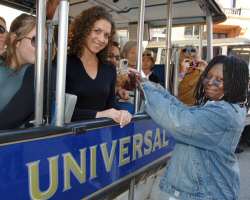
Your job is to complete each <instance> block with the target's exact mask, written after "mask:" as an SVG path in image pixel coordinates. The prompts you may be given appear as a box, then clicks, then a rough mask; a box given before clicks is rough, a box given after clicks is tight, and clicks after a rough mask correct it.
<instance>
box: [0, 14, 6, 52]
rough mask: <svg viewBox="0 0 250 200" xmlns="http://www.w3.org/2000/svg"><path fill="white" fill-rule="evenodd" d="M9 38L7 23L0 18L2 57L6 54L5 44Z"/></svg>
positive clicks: (0, 48) (0, 50) (0, 49)
mask: <svg viewBox="0 0 250 200" xmlns="http://www.w3.org/2000/svg"><path fill="white" fill-rule="evenodd" d="M6 37H7V28H6V21H5V19H4V18H3V17H1V16H0V56H1V55H3V53H4V52H5V42H6Z"/></svg>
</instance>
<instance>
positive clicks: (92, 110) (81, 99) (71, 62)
mask: <svg viewBox="0 0 250 200" xmlns="http://www.w3.org/2000/svg"><path fill="white" fill-rule="evenodd" d="M115 82H116V69H115V67H114V66H112V65H111V64H99V66H98V71H97V75H96V78H95V79H92V78H91V77H90V76H89V75H88V74H87V72H86V71H85V68H84V66H83V64H82V62H81V60H80V59H79V58H78V57H77V56H74V55H71V56H68V59H67V76H66V92H67V93H70V94H74V95H76V96H77V102H76V107H75V110H74V114H73V117H72V121H77V120H83V119H93V118H95V116H96V113H97V112H98V111H103V110H105V109H108V108H114V107H115Z"/></svg>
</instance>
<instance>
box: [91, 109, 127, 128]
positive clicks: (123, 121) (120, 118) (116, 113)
mask: <svg viewBox="0 0 250 200" xmlns="http://www.w3.org/2000/svg"><path fill="white" fill-rule="evenodd" d="M100 117H108V118H111V119H113V120H114V121H115V122H116V123H119V124H120V127H121V128H122V127H124V126H126V125H127V124H129V123H130V121H131V119H132V115H131V114H130V113H129V112H128V111H126V110H116V109H114V108H110V109H107V110H104V111H100V112H97V114H96V118H100Z"/></svg>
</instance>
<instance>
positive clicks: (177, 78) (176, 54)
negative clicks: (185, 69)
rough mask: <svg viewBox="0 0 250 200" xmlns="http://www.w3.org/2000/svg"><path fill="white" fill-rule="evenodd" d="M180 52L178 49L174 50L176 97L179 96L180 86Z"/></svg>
mask: <svg viewBox="0 0 250 200" xmlns="http://www.w3.org/2000/svg"><path fill="white" fill-rule="evenodd" d="M179 55H180V52H179V51H178V48H175V49H174V61H175V62H174V95H175V96H178V86H179V76H178V75H179V65H180V63H179V59H180V56H179Z"/></svg>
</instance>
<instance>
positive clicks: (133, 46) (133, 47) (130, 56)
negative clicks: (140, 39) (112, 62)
mask: <svg viewBox="0 0 250 200" xmlns="http://www.w3.org/2000/svg"><path fill="white" fill-rule="evenodd" d="M136 51H137V43H136V41H132V40H131V41H128V42H127V43H126V44H125V45H124V47H123V49H122V58H126V59H127V60H128V67H131V68H134V69H136V59H137V52H136Z"/></svg>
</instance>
